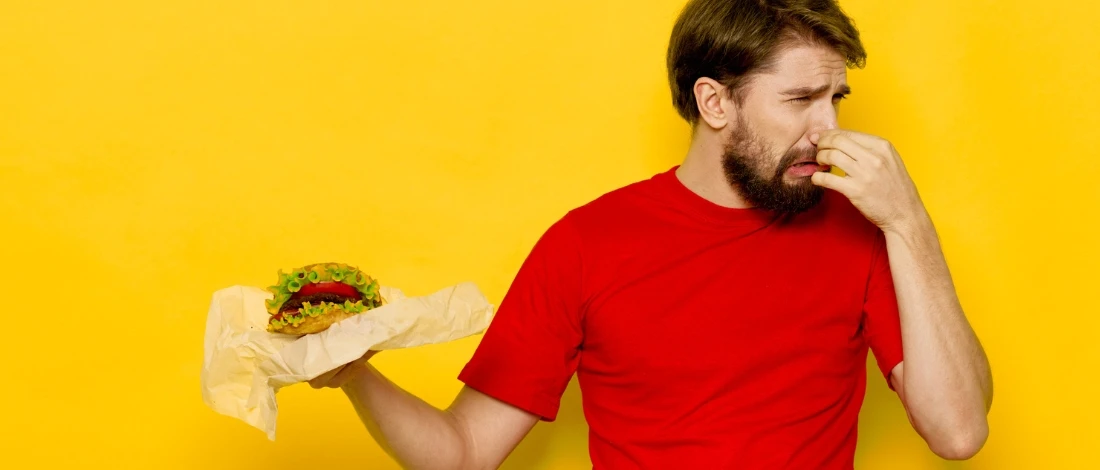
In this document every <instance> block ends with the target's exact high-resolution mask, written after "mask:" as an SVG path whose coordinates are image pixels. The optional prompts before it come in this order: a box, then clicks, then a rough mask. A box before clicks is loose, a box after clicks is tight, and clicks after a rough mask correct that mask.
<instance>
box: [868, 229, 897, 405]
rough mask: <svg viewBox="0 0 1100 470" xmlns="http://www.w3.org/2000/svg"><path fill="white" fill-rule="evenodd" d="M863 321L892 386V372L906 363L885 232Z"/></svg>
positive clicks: (879, 237)
mask: <svg viewBox="0 0 1100 470" xmlns="http://www.w3.org/2000/svg"><path fill="white" fill-rule="evenodd" d="M863 321H864V328H863V334H864V338H865V339H866V340H867V342H868V344H869V345H870V347H871V352H872V353H874V355H875V360H876V361H877V362H878V367H879V370H881V371H882V375H883V377H885V378H886V383H887V384H888V385H890V372H891V371H892V370H893V369H894V367H895V366H897V365H898V363H900V362H901V361H902V359H903V356H902V343H901V319H900V317H899V312H898V301H897V294H896V293H895V291H894V281H893V276H892V275H891V273H890V260H889V256H888V254H887V251H886V240H885V236H884V235H883V234H882V232H881V231H876V237H875V242H874V251H873V254H872V260H871V272H870V277H869V278H868V281H867V294H866V298H865V300H864V304H863ZM891 388H893V386H892V385H891Z"/></svg>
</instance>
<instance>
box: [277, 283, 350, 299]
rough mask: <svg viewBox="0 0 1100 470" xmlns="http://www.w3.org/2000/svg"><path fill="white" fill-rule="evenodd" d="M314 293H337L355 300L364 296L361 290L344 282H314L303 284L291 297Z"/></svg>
mask: <svg viewBox="0 0 1100 470" xmlns="http://www.w3.org/2000/svg"><path fill="white" fill-rule="evenodd" d="M313 294H336V295H342V296H344V297H351V298H352V299H355V300H360V299H362V298H363V296H362V295H361V294H359V291H357V290H355V288H354V287H352V286H349V285H347V284H344V283H343V282H314V283H310V284H306V285H304V286H302V288H301V289H298V292H295V293H294V295H293V296H291V298H292V299H293V298H296V297H302V296H306V295H313Z"/></svg>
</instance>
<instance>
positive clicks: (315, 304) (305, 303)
mask: <svg viewBox="0 0 1100 470" xmlns="http://www.w3.org/2000/svg"><path fill="white" fill-rule="evenodd" d="M266 290H267V291H268V292H271V293H272V294H273V297H272V298H271V299H268V300H267V302H266V306H267V313H268V314H270V318H269V319H268V322H267V331H269V332H272V333H283V334H290V335H307V334H310V333H319V332H321V331H325V330H326V329H328V327H330V326H332V324H334V323H336V322H338V321H340V320H344V319H346V318H350V317H353V316H355V315H359V314H361V313H363V312H366V311H368V310H371V309H374V308H378V307H381V306H382V305H385V303H386V299H384V298H382V294H381V293H380V292H379V286H378V281H377V280H376V279H373V278H371V277H370V276H369V275H367V274H366V273H364V272H363V271H360V270H359V269H358V268H356V267H354V266H349V265H347V264H343V263H318V264H310V265H306V266H302V267H300V268H298V269H295V270H293V271H291V272H290V273H284V272H283V271H282V270H281V269H280V270H279V281H278V283H277V284H275V285H273V286H270V287H268V288H267V289H266Z"/></svg>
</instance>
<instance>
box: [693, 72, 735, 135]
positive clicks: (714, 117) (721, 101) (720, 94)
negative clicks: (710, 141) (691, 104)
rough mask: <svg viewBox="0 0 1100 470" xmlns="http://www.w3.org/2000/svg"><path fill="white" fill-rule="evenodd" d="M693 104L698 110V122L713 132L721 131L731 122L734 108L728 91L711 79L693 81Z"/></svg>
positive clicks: (704, 78) (733, 117)
mask: <svg viewBox="0 0 1100 470" xmlns="http://www.w3.org/2000/svg"><path fill="white" fill-rule="evenodd" d="M693 91H694V92H695V103H696V106H697V107H698V109H699V120H700V121H701V124H706V125H707V126H710V127H711V128H712V129H714V130H716V131H717V130H722V129H724V128H725V127H726V126H728V125H729V123H730V122H733V121H734V120H735V118H736V116H733V115H732V113H734V112H735V111H734V106H733V102H732V100H731V99H730V98H731V97H730V95H729V91H728V89H727V88H726V87H725V86H724V85H722V84H721V83H718V81H717V80H714V79H712V78H707V77H702V78H700V79H698V80H696V81H695V87H694V88H693Z"/></svg>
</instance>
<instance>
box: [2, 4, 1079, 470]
mask: <svg viewBox="0 0 1100 470" xmlns="http://www.w3.org/2000/svg"><path fill="white" fill-rule="evenodd" d="M681 2H682V0H662V1H658V2H636V1H627V0H606V1H593V0H566V1H561V0H557V1H553V2H550V1H540V2H524V1H503V0H493V1H489V0H482V1H475V2H450V1H439V0H434V1H433V0H405V1H400V2H382V1H366V2H364V1H338V2H223V1H210V0H204V1H187V2H184V1H176V2H145V1H132V0H131V1H112V2H76V1H70V2H41V1H31V0H6V1H4V2H3V4H2V6H0V188H3V191H2V192H3V195H2V196H0V223H2V224H3V228H2V230H0V237H2V239H3V241H4V243H3V245H2V248H0V265H3V266H5V267H7V268H8V269H9V274H8V278H7V279H5V280H4V281H3V282H0V285H2V286H3V287H0V289H2V292H3V293H2V297H0V298H3V299H4V302H5V305H7V312H6V314H5V319H6V321H4V323H3V324H4V327H3V329H4V330H6V332H7V334H6V335H5V336H6V337H5V339H4V340H3V341H0V354H2V357H4V358H5V365H4V367H3V368H2V369H0V370H2V371H3V372H2V373H3V375H4V386H3V387H2V389H0V398H3V400H2V403H4V404H5V407H4V411H3V412H2V414H3V418H2V421H3V425H2V426H0V455H4V456H5V459H8V458H12V457H14V458H15V460H16V463H17V464H18V463H21V465H14V466H9V467H8V468H42V467H45V468H52V467H54V466H57V467H61V466H65V465H69V464H78V463H88V464H92V466H98V465H101V466H103V467H104V468H203V469H207V470H214V469H237V468H265V469H275V468H304V467H302V465H306V464H311V465H317V468H326V467H327V466H332V465H336V464H356V463H359V464H363V463H366V465H365V468H379V469H385V468H394V466H393V465H392V464H391V463H389V461H387V460H385V459H384V457H383V454H382V453H381V452H380V451H379V450H378V448H377V447H376V446H375V445H374V444H373V442H370V441H368V440H367V439H368V438H367V435H366V433H365V432H364V431H363V430H362V427H361V426H360V424H359V423H358V421H357V420H356V418H355V415H354V413H353V412H352V410H351V408H350V407H349V406H348V405H347V404H346V402H345V400H344V399H343V396H342V395H341V394H340V393H339V392H337V391H315V390H312V389H310V388H309V387H306V386H296V387H291V388H289V389H286V390H285V391H284V392H282V393H281V394H280V406H281V415H280V421H279V432H280V434H279V437H278V440H277V441H276V442H274V443H271V442H268V441H267V440H266V439H265V437H264V436H263V434H262V433H260V432H259V431H257V430H255V429H252V428H249V427H248V426H246V425H245V424H244V423H242V422H238V421H235V420H232V419H229V418H226V417H223V416H220V415H216V414H214V413H213V412H211V411H210V410H209V409H207V408H205V407H204V405H203V404H202V402H201V400H200V396H199V375H198V372H199V368H200V364H201V356H202V331H203V326H204V325H203V322H204V316H205V313H206V308H207V305H208V302H209V295H210V293H212V292H213V291H214V290H216V289H219V288H221V287H224V286H228V285H231V284H235V283H246V284H255V285H266V283H269V282H271V281H273V280H274V271H275V269H276V268H279V267H292V266H295V265H299V264H305V263H309V262H314V261H318V260H339V261H346V262H351V263H355V264H358V265H360V266H361V267H364V268H365V269H367V270H369V271H370V272H372V273H374V274H375V275H376V276H377V277H380V278H381V279H382V280H383V281H384V282H386V283H388V284H391V285H395V286H399V287H401V288H402V289H404V290H406V292H408V293H411V294H414V295H419V294H427V293H430V292H432V291H434V290H435V289H437V288H439V287H443V286H447V285H452V284H455V283H457V282H461V281H465V280H471V281H474V282H476V283H478V284H479V285H480V286H481V287H482V289H483V290H484V291H485V292H486V294H487V295H488V296H489V297H490V299H491V300H492V301H493V302H499V299H500V298H501V296H502V295H503V293H504V291H505V289H506V288H507V286H508V284H509V282H510V280H511V278H512V275H513V274H514V273H515V270H516V269H517V267H518V265H519V263H520V262H521V261H522V259H523V257H524V256H525V254H526V252H527V250H528V249H529V248H530V246H531V245H532V243H534V241H535V239H536V237H538V235H539V234H540V233H541V232H542V230H543V229H544V228H546V227H547V225H548V224H549V223H550V222H552V221H553V220H554V219H556V218H557V217H558V216H559V215H560V214H562V213H563V212H564V211H565V210H567V209H569V208H571V207H574V206H576V205H578V204H581V203H583V202H585V201H587V200H589V199H591V198H593V197H595V196H597V195H599V194H601V193H603V192H604V191H607V190H610V189H612V188H615V187H618V186H620V185H622V184H626V183H628V182H631V181H634V180H637V179H640V178H645V177H648V176H649V175H651V174H653V173H655V172H658V171H661V170H664V169H666V168H668V167H669V166H671V165H673V164H675V163H677V162H678V158H679V157H680V155H681V153H682V151H683V149H684V145H685V143H686V139H687V129H686V127H685V126H683V125H682V124H681V123H680V122H679V121H678V120H677V118H676V117H675V114H674V112H673V110H672V108H671V105H670V104H669V102H668V98H667V97H668V91H667V89H666V85H665V81H664V75H663V74H664V69H663V62H662V60H663V53H664V48H665V42H666V40H667V33H668V30H669V28H670V25H671V22H672V21H673V19H674V17H675V14H676V13H677V11H678V9H679V7H680V5H681ZM845 6H846V8H848V10H849V11H850V13H852V14H853V15H854V16H855V17H856V19H857V21H858V24H859V26H861V27H862V30H863V33H864V35H865V38H866V41H867V45H868V48H869V50H870V62H869V67H868V68H867V69H866V70H864V71H858V72H853V73H852V74H851V76H850V80H851V83H852V85H853V87H854V88H855V90H856V93H855V95H854V97H853V99H852V100H851V101H849V102H846V104H845V108H844V111H843V115H842V120H843V124H844V125H845V126H850V127H853V128H856V129H860V130H864V131H868V132H873V133H878V134H881V135H884V136H887V137H888V138H890V139H892V140H893V141H894V142H895V143H896V144H897V146H898V147H899V148H900V150H901V151H902V153H903V156H904V157H906V158H907V161H908V164H909V166H910V168H911V171H912V173H913V175H914V177H915V178H916V180H917V182H918V184H919V186H920V188H921V189H922V191H923V195H924V197H925V199H926V202H927V204H928V205H929V207H930V210H931V211H932V213H933V215H934V217H935V219H936V221H937V222H938V224H939V228H940V230H941V234H942V237H943V240H944V243H945V248H946V251H947V253H948V255H949V257H950V262H951V266H952V268H953V269H954V273H955V275H956V277H957V281H958V284H959V287H960V291H961V296H962V300H963V302H964V303H965V306H966V307H967V310H968V312H969V315H970V317H971V319H972V320H973V322H974V324H975V326H976V328H977V330H978V331H979V333H980V334H981V337H982V338H983V340H984V342H985V344H986V346H987V348H988V350H989V352H990V354H991V356H992V360H993V364H994V369H995V376H996V384H997V398H996V404H995V409H994V412H993V414H992V418H991V420H992V437H991V438H990V441H989V443H988V446H987V447H986V449H985V450H984V451H983V452H982V454H980V456H979V457H977V458H976V459H975V460H973V461H972V462H969V463H967V464H965V465H946V464H942V463H939V462H938V461H937V459H935V458H934V457H933V456H932V455H931V454H930V453H929V452H928V451H927V450H926V449H925V448H924V447H923V445H922V444H921V442H920V441H919V439H918V438H917V437H916V436H915V434H914V433H913V432H912V431H911V430H910V429H909V428H908V425H907V422H906V419H905V417H904V414H903V413H902V410H901V408H900V407H899V405H898V404H897V402H896V400H895V399H894V398H893V397H892V396H891V395H890V394H889V393H888V391H887V390H886V388H885V387H884V386H883V385H882V382H881V380H880V378H879V377H878V376H876V375H872V387H871V390H870V391H869V393H868V402H867V405H866V407H865V409H864V413H863V418H862V424H863V427H862V430H861V442H860V447H859V455H858V466H859V467H861V468H890V469H908V468H913V469H923V468H973V469H1008V468H1013V469H1038V468H1044V469H1046V468H1051V469H1062V468H1066V469H1068V468H1085V464H1086V462H1092V463H1093V464H1096V462H1097V457H1095V455H1096V454H1097V453H1098V452H1100V450H1096V449H1097V447H1098V444H1096V443H1097V442H1098V441H1100V432H1098V431H1097V430H1096V424H1097V422H1098V421H1100V414H1098V412H1097V407H1096V402H1095V397H1096V384H1095V370H1096V369H1095V364H1096V362H1097V360H1100V352H1098V349H1097V347H1096V333H1097V324H1098V320H1097V318H1098V317H1100V315H1098V313H1100V311H1098V310H1100V309H1098V308H1097V307H1096V305H1097V304H1096V294H1097V293H1098V290H1100V288H1098V287H1097V284H1098V283H1097V281H1098V280H1100V275H1098V274H1097V267H1098V266H1100V248H1098V243H1097V240H1098V239H1100V231H1098V229H1097V224H1098V222H1097V220H1098V217H1097V215H1098V214H1097V209H1096V208H1097V206H1098V205H1100V189H1098V188H1100V184H1098V183H1097V182H1096V181H1097V180H1096V177H1097V174H1098V171H1100V163H1098V162H1100V159H1098V155H1097V151H1096V149H1097V142H1096V137H1095V136H1096V132H1097V129H1098V128H1100V118H1098V117H1097V110H1098V109H1100V65H1098V64H1097V63H1096V57H1097V56H1096V52H1095V51H1096V50H1097V49H1096V48H1097V46H1098V45H1100V33H1098V32H1097V31H1096V29H1095V21H1094V19H1095V17H1096V16H1097V15H1098V14H1100V7H1097V6H1096V4H1095V3H1092V2H1078V1H1071V0H1050V1H1046V2H1039V3H1036V2H1032V1H1025V0H1012V1H1006V2H988V1H987V2H958V1H954V0H934V1H923V2H882V1H879V0H850V1H847V2H845ZM1090 29H1091V31H1089V30H1090ZM571 187H576V188H578V189H569V188H571ZM527 191H529V195H521V193H522V192H527ZM475 344H476V339H469V340H465V341H460V342H457V343H454V344H448V345H442V346H434V347H425V348H422V349H416V350H409V351H401V352H396V353H390V354H384V355H382V356H379V358H378V363H379V365H380V367H381V368H382V369H383V370H384V371H386V372H388V373H389V374H390V375H391V376H392V377H393V378H394V379H395V380H396V381H397V382H399V383H400V384H402V385H404V386H405V387H407V388H408V389H410V390H411V391H413V392H415V393H417V394H419V395H420V396H422V397H424V398H426V399H427V400H429V401H430V402H432V403H434V404H436V405H440V406H442V405H445V404H446V403H447V402H448V401H449V400H450V398H451V397H452V396H453V394H454V393H455V391H456V390H457V388H458V386H459V384H458V382H456V381H455V380H454V376H455V374H456V373H457V372H458V370H459V368H460V367H461V366H462V365H463V363H464V361H465V360H466V359H467V358H468V356H469V355H470V353H471V351H472V350H473V348H474V346H475ZM872 373H873V371H872ZM564 401H565V405H564V410H563V416H562V418H561V421H560V422H559V423H557V424H555V425H549V426H547V425H540V426H538V427H537V429H536V431H534V434H533V435H532V436H531V438H529V439H528V440H527V441H525V442H524V443H523V444H522V445H521V447H520V448H519V449H518V450H517V452H516V455H515V457H514V458H513V459H512V460H510V461H509V463H508V467H509V468H517V469H518V468H530V469H541V468H581V466H582V465H583V464H586V463H587V455H586V448H585V442H586V436H585V434H584V433H585V428H584V424H583V418H582V416H581V414H580V408H579V406H580V405H579V396H578V393H577V391H576V389H575V388H571V389H570V390H569V392H568V394H567V395H566V397H565V398H564ZM223 452H224V454H222V455H221V456H215V453H223ZM6 463H7V462H6Z"/></svg>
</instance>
